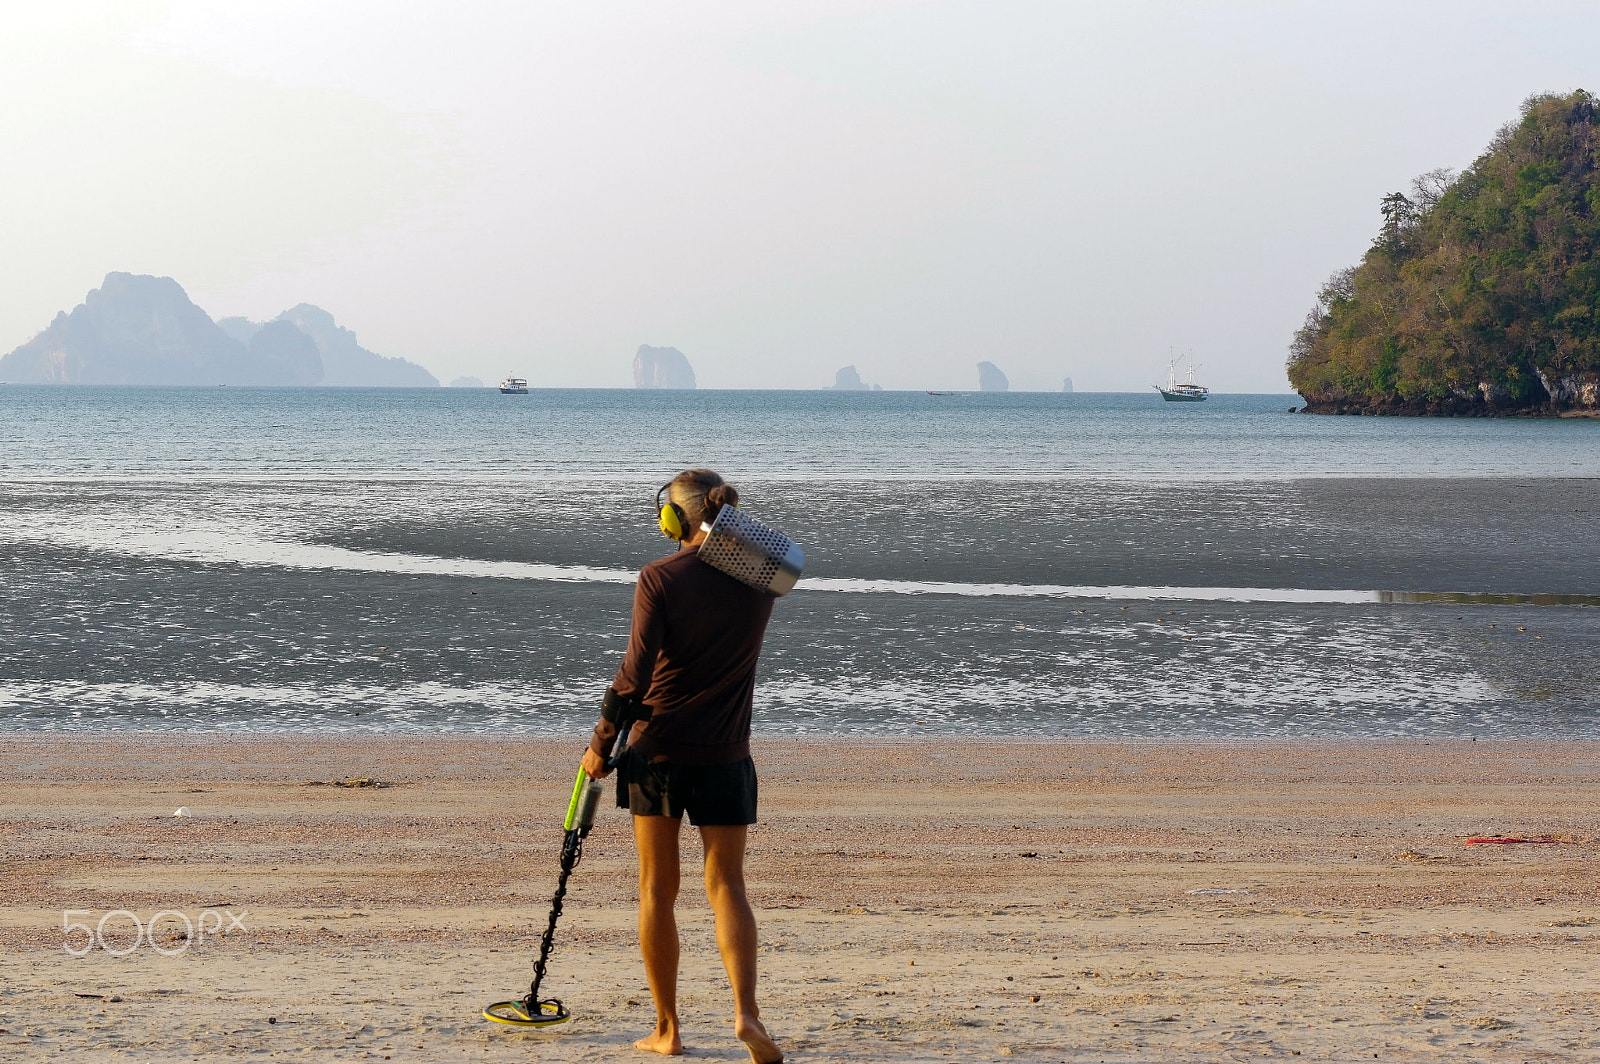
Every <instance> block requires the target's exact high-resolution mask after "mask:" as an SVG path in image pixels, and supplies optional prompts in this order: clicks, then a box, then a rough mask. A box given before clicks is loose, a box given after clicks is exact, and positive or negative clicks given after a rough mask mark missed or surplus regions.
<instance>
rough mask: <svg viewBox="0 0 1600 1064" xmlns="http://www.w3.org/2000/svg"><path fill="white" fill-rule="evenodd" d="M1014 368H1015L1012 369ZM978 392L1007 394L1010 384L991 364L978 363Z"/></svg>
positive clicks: (997, 368) (997, 367) (998, 369)
mask: <svg viewBox="0 0 1600 1064" xmlns="http://www.w3.org/2000/svg"><path fill="white" fill-rule="evenodd" d="M1013 368H1015V367H1013ZM978 390H979V391H980V392H1009V391H1010V390H1011V382H1010V381H1009V380H1007V379H1006V375H1005V374H1004V373H1001V372H1000V367H999V366H996V365H995V364H994V363H993V362H979V363H978Z"/></svg>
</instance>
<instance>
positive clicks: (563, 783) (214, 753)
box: [0, 737, 1600, 1062]
mask: <svg viewBox="0 0 1600 1064" xmlns="http://www.w3.org/2000/svg"><path fill="white" fill-rule="evenodd" d="M757 757H758V764H759V766H760V769H761V775H762V786H763V792H762V796H763V822H762V823H761V825H759V826H758V827H757V828H756V829H755V830H754V832H753V834H752V838H751V858H750V859H751V873H752V891H753V900H754V902H755V905H756V907H757V911H758V919H759V921H760V925H761V933H762V940H763V945H762V952H761V964H762V1001H763V1008H764V1017H765V1018H766V1020H767V1022H768V1025H769V1026H770V1027H771V1028H772V1030H773V1032H774V1034H775V1035H776V1036H777V1037H778V1038H779V1040H780V1041H781V1043H782V1044H783V1045H784V1046H785V1047H786V1048H787V1049H788V1050H789V1052H790V1055H791V1058H792V1059H794V1060H797V1061H818V1062H823V1061H860V1060H892V1061H929V1062H944V1061H974V1060H1001V1059H1006V1060H1011V1059H1024V1060H1036V1061H1091V1060H1092V1061H1101V1060H1104V1061H1196V1060H1206V1061H1210V1060H1246V1059H1250V1060H1256V1059H1261V1058H1264V1057H1265V1058H1276V1057H1290V1056H1299V1057H1300V1058H1301V1059H1305V1060H1356V1059H1367V1060H1371V1059H1382V1060H1463V1059H1472V1060H1507V1061H1513V1060H1514V1061H1527V1060H1580V1059H1594V1057H1595V1056H1596V1055H1597V1054H1600V1031H1597V1028H1600V1020H1597V1019H1596V1015H1597V1010H1596V1005H1597V1004H1600V1001H1597V994H1600V963H1597V961H1600V948H1597V947H1600V937H1597V931H1600V899H1597V893H1600V890H1597V882H1596V877H1595V874H1594V862H1595V858H1596V856H1597V852H1600V842H1597V836H1600V814H1597V811H1596V808H1595V804H1594V798H1593V796H1594V794H1595V787H1596V784H1597V782H1600V742H1572V743H1563V744H1559V745H1556V744H1547V743H1534V742H1465V741H1458V742H1437V741H1436V742H1431V743H1424V742H1414V743H1380V742H1372V741H1366V742H1358V741H1350V742H1340V743H1328V744H1313V743H1307V744H1301V745H1251V744H1234V745H1228V746H1224V745H1114V744H1103V743H1100V744H1081V743H1079V744H1073V743H1046V744H1031V743H1021V742H1009V743H1008V742H1000V743H986V744H956V743H952V742H950V741H949V740H944V739H941V740H938V741H936V742H929V743H926V744H915V743H910V742H906V743H894V744H889V743H878V744H841V743H821V742H816V743H808V742H801V741H795V740H781V741H780V740H772V739H768V740H764V741H760V742H759V743H758V751H757ZM573 760H574V756H573V750H572V748H571V745H570V744H563V745H557V744H552V743H538V742H528V741H526V740H522V739H516V740H508V741H506V742H503V743H494V742H489V741H484V740H481V739H474V740H406V741H397V740H378V739H361V740H337V739H328V738H322V737H314V738H309V739H281V738H280V739H256V740H249V741H234V742H226V741H218V740H212V741H204V742H201V741H194V740H191V739H186V738H183V737H174V738H170V739H168V738H160V737H147V738H143V739H139V738H134V739H129V738H119V739H115V740H106V741H95V740H93V739H87V738H84V739H55V738H43V737H9V738H6V739H4V740H0V796H3V799H0V809H3V820H4V826H3V834H0V838H3V839H4V843H3V847H4V855H5V862H4V866H3V871H0V984H3V989H0V1027H3V1028H4V1033H0V1058H3V1059H7V1060H13V1059H15V1060H38V1059H44V1058H46V1057H51V1058H54V1057H58V1056H64V1055H67V1054H70V1055H71V1056H72V1058H73V1059H77V1060H163V1061H164V1060H177V1059H203V1060H230V1059H236V1058H237V1059H244V1058H276V1057H290V1058H299V1059H309V1060H324V1059H335V1058H338V1059H344V1058H351V1059H357V1058H364V1059H392V1060H397V1061H399V1060H418V1061H422V1060H428V1061H432V1060H468V1061H479V1060H481V1061H528V1060H534V1061H558V1060H559V1061H599V1060H619V1059H620V1060H629V1059H634V1060H646V1059H651V1058H648V1057H647V1056H646V1055H644V1054H639V1053H636V1052H635V1051H633V1050H632V1049H631V1048H630V1043H631V1041H632V1039H634V1038H635V1037H637V1036H639V1035H640V1034H642V1033H643V1032H644V1031H645V1030H646V1028H647V1027H648V1026H649V1023H650V1016H651V1013H650V1009H649V996H648V993H647V992H646V990H645V988H644V985H643V973H642V969H641V967H640V964H639V960H638V957H637V954H636V952H635V946H634V939H633V930H632V926H633V911H632V901H633V899H634V897H635V894H634V887H633V883H632V856H633V855H632V849H631V842H630V840H629V838H628V836H627V834H626V831H627V825H626V821H625V816H624V814H621V813H619V812H618V811H616V810H615V809H613V808H609V797H608V808H606V809H605V810H603V814H602V817H601V820H600V823H599V825H598V827H597V829H596V831H595V833H594V834H593V835H592V836H591V837H590V839H589V842H588V848H587V851H586V856H585V859H584V862H583V864H582V866H581V867H580V868H579V870H578V872H577V874H576V875H575V877H574V880H573V889H572V893H571V894H570V896H569V899H568V905H567V911H566V915H565V916H564V917H563V919H562V924H561V930H560V936H559V940H558V947H557V951H556V954H555V957H554V960H553V964H552V977H551V979H550V981H549V983H548V984H547V986H548V988H549V989H550V990H551V991H553V992H555V993H557V994H558V995H559V996H561V997H562V998H563V999H564V1000H565V1001H566V1002H567V1003H568V1005H569V1006H570V1007H571V1008H572V1009H573V1011H574V1013H575V1018H574V1019H573V1021H572V1022H571V1023H569V1024H566V1025H564V1026H562V1027H559V1028H555V1029H554V1030H552V1031H549V1032H544V1033H531V1032H521V1031H514V1030H509V1029H505V1028H501V1027H497V1026H493V1025H490V1024H487V1023H484V1022H482V1021H480V1020H479V1018H478V1011H479V1010H480V1009H481V1008H482V1007H483V1006H484V1005H486V1004H488V1003H489V1002H491V1001H493V1000H496V999H500V998H506V997H511V996H515V995H517V994H520V993H521V992H523V991H524V990H525V988H526V984H527V981H528V979H529V977H530V965H531V959H532V955H533V951H534V949H535V948H536V945H537V939H538V934H539V932H540V931H541V930H542V928H543V923H544V919H545V914H546V909H547V904H548V895H549V892H550V890H551V888H552V887H553V884H554V873H555V857H556V852H557V849H558V846H559V824H558V819H559V815H560V812H561V809H562V807H563V805H564V800H565V792H566V790H567V788H568V786H569V785H570V771H571V766H572V763H573ZM349 777H364V778H368V779H372V780H376V781H380V782H382V783H385V784H388V786H383V787H359V788H346V787H336V786H328V785H325V784H324V785H311V783H310V782H309V781H327V780H334V779H345V778H349ZM179 806H186V807H188V808H189V809H190V810H191V811H192V813H193V816H192V817H190V818H186V819H174V818H172V817H171V816H170V815H169V814H170V813H172V811H173V810H174V809H176V808H177V807H179ZM1510 834H1514V835H1524V836H1539V837H1546V836H1548V837H1555V838H1558V839H1561V840H1563V841H1562V842H1560V843H1557V844H1551V845H1521V846H1487V845H1477V846H1467V845H1464V840H1465V838H1467V837H1469V836H1477V835H1510ZM692 838H693V836H692V833H689V832H687V831H686V847H685V854H686V862H687V864H688V865H689V869H688V871H687V874H686V880H685V888H686V889H685V897H684V900H683V902H682V903H680V912H681V922H682V931H683V938H684V964H683V968H684V971H683V979H682V985H683V995H682V997H683V1000H682V1011H683V1016H684V1022H685V1032H684V1037H685V1041H686V1043H687V1045H688V1048H689V1053H690V1055H691V1056H692V1057H693V1058H695V1059H706V1060H729V1061H732V1060H741V1059H746V1058H745V1057H744V1055H743V1052H742V1050H741V1048H740V1046H739V1044H738V1043H737V1042H736V1041H734V1039H733V1037H732V1033H731V1029H730V1023H729V1014H728V999H727V992H726V983H725V980H724V978H723V976H722V974H721V970H720V966H719V963H718V960H717V957H716V954H715V950H714V944H713V941H712V937H711V928H710V921H709V913H708V911H707V909H706V907H705V903H704V898H703V896H702V895H700V894H699V892H698V884H697V882H696V878H697V877H696V875H695V872H694V870H695V868H696V867H697V866H698V847H697V846H696V845H695V844H693V843H692ZM67 909H72V910H87V913H86V914H83V915H78V916H73V917H70V918H69V919H72V920H80V921H87V922H89V923H90V924H94V923H97V922H98V921H99V920H100V919H101V917H102V916H104V914H105V913H106V912H107V911H109V910H114V909H126V910H130V911H132V912H133V913H134V914H137V915H138V916H139V917H140V918H141V919H148V918H149V917H150V916H151V915H152V914H154V913H155V912H156V911H158V910H163V909H169V910H176V911H178V912H181V913H183V914H185V915H188V916H189V917H190V918H191V919H194V918H197V917H198V916H199V914H200V913H201V912H203V911H204V910H207V909H211V910H213V911H216V912H218V913H219V914H220V913H221V912H222V911H223V910H227V911H228V912H229V913H231V914H232V916H233V917H236V918H238V920H239V924H240V925H242V929H241V927H235V929H234V930H232V931H231V932H229V933H227V934H215V933H211V934H208V935H207V936H206V938H205V939H204V940H203V941H199V940H191V941H188V942H185V941H184V940H183V939H182V938H181V937H179V936H178V935H177V934H175V932H181V930H182V927H181V922H180V921H179V920H178V919H177V918H176V917H174V916H170V915H169V916H167V917H164V918H163V920H162V922H160V923H159V924H158V925H157V926H158V927H159V928H160V931H159V933H158V934H157V936H156V944H158V945H161V946H162V948H163V949H165V950H167V951H168V952H170V953H172V954H173V955H171V956H164V955H162V954H160V953H158V952H156V951H155V950H154V949H153V948H151V946H150V945H149V944H148V943H147V944H144V945H140V946H139V947H138V948H136V949H134V950H133V951H132V952H130V953H129V954H128V955H126V956H122V957H116V956H112V955H110V954H109V953H107V952H106V951H104V950H103V949H100V948H95V949H92V950H91V952H89V953H88V955H86V956H84V957H82V958H77V957H73V956H70V955H68V953H66V952H65V950H64V948H63V943H64V938H63V932H62V921H63V918H62V911H63V910H67ZM105 926H106V937H107V938H108V939H109V942H108V944H109V945H111V946H112V947H113V948H117V947H119V946H126V945H129V944H130V942H131V924H130V923H129V922H128V921H127V919H126V917H124V916H116V917H112V918H111V920H110V921H109V922H108V923H107V924H106V925H105ZM65 941H66V943H67V944H69V945H78V944H81V943H83V941H84V936H83V935H82V934H81V933H78V932H74V934H73V935H72V936H71V937H68V938H67V939H66V940H65ZM95 995H98V996H95Z"/></svg>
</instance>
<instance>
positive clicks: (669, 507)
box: [656, 480, 689, 543]
mask: <svg viewBox="0 0 1600 1064" xmlns="http://www.w3.org/2000/svg"><path fill="white" fill-rule="evenodd" d="M670 487H672V482H671V481H670V480H669V481H668V482H667V483H665V484H663V485H661V487H660V489H658V490H657V491H656V507H657V509H658V510H659V511H660V514H661V534H662V535H663V536H666V537H667V538H668V539H675V540H677V541H678V542H680V543H681V542H683V540H684V537H686V536H687V535H688V534H689V519H688V517H686V516H684V512H683V511H682V510H680V509H679V508H678V504H677V503H675V502H673V501H672V500H671V499H668V500H667V504H666V505H665V506H662V505H661V493H662V492H663V491H666V490H667V489H668V488H670Z"/></svg>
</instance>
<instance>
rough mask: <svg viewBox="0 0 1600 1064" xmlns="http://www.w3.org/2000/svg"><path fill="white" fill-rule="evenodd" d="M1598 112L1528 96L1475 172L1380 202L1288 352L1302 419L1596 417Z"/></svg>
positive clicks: (1599, 353)
mask: <svg viewBox="0 0 1600 1064" xmlns="http://www.w3.org/2000/svg"><path fill="white" fill-rule="evenodd" d="M1597 167H1600V103H1597V101H1596V100H1595V98H1594V97H1593V96H1591V95H1590V94H1589V93H1587V92H1583V91H1581V90H1580V91H1578V92H1574V93H1571V94H1570V95H1567V96H1549V95H1547V96H1534V97H1532V98H1530V99H1529V100H1527V102H1525V103H1524V104H1523V106H1522V117H1521V119H1520V120H1519V121H1516V122H1512V123H1510V124H1508V125H1506V126H1504V127H1502V128H1501V130H1500V131H1499V132H1498V133H1497V134H1495V137H1494V139H1493V140H1492V141H1491V142H1490V144H1489V147H1488V150H1487V151H1485V152H1484V154H1483V155H1482V156H1480V157H1479V158H1478V160H1477V161H1476V162H1474V163H1473V164H1472V166H1471V167H1469V168H1468V169H1467V170H1466V171H1465V172H1463V173H1461V174H1460V175H1456V174H1453V173H1451V172H1450V171H1447V170H1436V171H1432V172H1430V173H1427V174H1424V175H1422V176H1421V177H1419V178H1417V179H1416V181H1414V182H1413V184H1412V188H1411V191H1410V193H1409V194H1406V193H1401V192H1395V193H1392V194H1391V195H1389V196H1386V197H1384V199H1383V204H1382V208H1383V227H1382V229H1381V231H1380V232H1379V233H1378V237H1377V239H1376V240H1374V241H1373V243H1372V246H1371V248H1369V249H1368V250H1367V253H1366V255H1365V256H1364V257H1363V258H1362V260H1361V263H1360V264H1359V265H1357V266H1354V267H1352V268H1350V269H1346V270H1342V271H1340V272H1339V273H1336V274H1334V275H1333V277H1332V278H1330V279H1329V281H1328V283H1327V284H1326V285H1324V286H1323V289H1322V291H1321V292H1320V293H1319V294H1318V297H1317V304H1316V306H1315V307H1314V308H1313V309H1312V311H1311V313H1310V314H1309V315H1308V316H1307V318H1306V323H1305V326H1304V327H1303V328H1302V329H1301V330H1300V331H1299V332H1298V333H1297V334H1296V336H1295V339H1294V343H1293V344H1292V345H1291V347H1290V356H1289V363H1288V370H1289V380H1290V383H1292V384H1293V385H1294V388H1295V390H1296V391H1298V392H1299V393H1300V394H1301V395H1302V396H1304V397H1305V400H1306V406H1305V410H1306V412H1307V413H1329V414H1444V415H1469V416H1470V415H1488V416H1494V415H1525V416H1526V415H1533V416H1537V415H1544V416H1568V417H1572V416H1596V415H1600V261H1597V260H1596V258H1595V250H1596V236H1597V233H1600V182H1597V181H1596V169H1597Z"/></svg>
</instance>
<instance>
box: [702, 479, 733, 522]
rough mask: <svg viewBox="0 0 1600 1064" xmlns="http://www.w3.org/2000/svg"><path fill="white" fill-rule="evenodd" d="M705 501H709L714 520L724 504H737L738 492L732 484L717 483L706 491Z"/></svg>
mask: <svg viewBox="0 0 1600 1064" xmlns="http://www.w3.org/2000/svg"><path fill="white" fill-rule="evenodd" d="M706 502H708V503H710V507H709V509H710V510H711V512H712V513H711V516H712V519H713V520H715V519H716V515H717V514H718V513H720V512H721V511H722V508H723V507H724V506H738V505H739V493H738V492H737V491H736V490H734V487H733V485H732V484H718V485H716V486H715V487H713V488H712V489H711V490H710V491H708V492H706Z"/></svg>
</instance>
